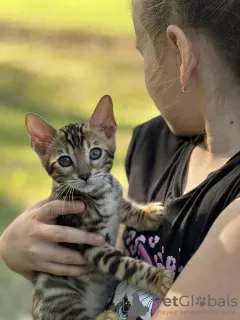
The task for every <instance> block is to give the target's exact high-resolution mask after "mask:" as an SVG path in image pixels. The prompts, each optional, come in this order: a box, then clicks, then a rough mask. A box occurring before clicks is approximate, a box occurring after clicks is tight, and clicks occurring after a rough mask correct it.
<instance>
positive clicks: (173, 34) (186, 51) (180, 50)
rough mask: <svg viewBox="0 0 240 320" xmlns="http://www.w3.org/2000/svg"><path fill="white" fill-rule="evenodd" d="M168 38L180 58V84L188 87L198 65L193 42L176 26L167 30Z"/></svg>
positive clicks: (171, 26)
mask: <svg viewBox="0 0 240 320" xmlns="http://www.w3.org/2000/svg"><path fill="white" fill-rule="evenodd" d="M167 37H168V40H169V42H170V44H171V46H172V47H173V48H174V49H175V50H176V52H177V54H178V55H179V58H180V83H181V85H182V86H187V84H188V82H189V80H190V78H191V76H192V73H193V70H194V69H195V68H196V65H197V58H196V55H195V52H194V50H193V45H192V42H191V41H190V40H189V39H188V38H187V36H186V34H185V33H184V31H183V30H182V29H180V28H179V27H178V26H175V25H170V26H169V27H168V28H167Z"/></svg>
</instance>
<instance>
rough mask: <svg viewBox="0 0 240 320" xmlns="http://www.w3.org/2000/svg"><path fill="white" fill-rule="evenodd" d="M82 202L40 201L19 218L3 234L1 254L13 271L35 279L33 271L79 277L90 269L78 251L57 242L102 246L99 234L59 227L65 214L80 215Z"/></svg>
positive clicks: (0, 243) (101, 237)
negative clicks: (59, 218)
mask: <svg viewBox="0 0 240 320" xmlns="http://www.w3.org/2000/svg"><path fill="white" fill-rule="evenodd" d="M83 211H84V204H83V203H82V202H79V201H76V202H63V201H60V200H57V201H51V202H48V200H44V201H41V202H40V203H38V204H37V205H35V206H34V207H32V208H30V209H28V210H27V211H25V212H24V213H22V214H21V215H20V216H19V217H18V218H16V219H15V220H14V221H13V222H12V224H10V226H9V227H8V228H7V229H6V230H5V231H4V233H3V234H2V236H1V237H0V256H1V257H2V259H3V260H4V262H5V263H6V265H7V266H8V267H9V268H10V269H11V270H13V271H15V272H17V273H19V274H21V275H23V276H24V277H25V278H27V279H29V280H30V281H32V280H33V276H34V271H42V272H48V273H53V274H56V275H66V276H67V275H69V276H77V275H80V274H84V273H86V272H88V268H87V266H86V261H85V260H84V258H83V257H82V256H81V254H80V253H79V252H77V251H74V250H70V249H68V248H64V247H62V246H60V245H59V244H58V242H67V243H87V244H91V245H102V244H104V242H105V238H104V236H98V235H94V234H91V233H87V232H84V231H81V230H77V229H75V228H71V227H63V226H58V225H56V223H55V219H56V218H57V217H58V216H59V215H62V214H70V213H71V214H81V213H82V212H83Z"/></svg>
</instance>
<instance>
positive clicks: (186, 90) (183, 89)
mask: <svg viewBox="0 0 240 320" xmlns="http://www.w3.org/2000/svg"><path fill="white" fill-rule="evenodd" d="M182 92H183V93H188V92H190V90H189V89H188V88H187V87H186V86H182Z"/></svg>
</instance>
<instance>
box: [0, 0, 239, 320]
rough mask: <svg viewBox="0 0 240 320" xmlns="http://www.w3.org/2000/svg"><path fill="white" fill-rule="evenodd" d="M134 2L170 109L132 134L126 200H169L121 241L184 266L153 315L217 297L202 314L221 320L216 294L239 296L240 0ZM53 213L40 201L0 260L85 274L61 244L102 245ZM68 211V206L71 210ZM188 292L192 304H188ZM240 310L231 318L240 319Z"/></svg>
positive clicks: (151, 83) (151, 74)
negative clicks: (154, 225)
mask: <svg viewBox="0 0 240 320" xmlns="http://www.w3.org/2000/svg"><path fill="white" fill-rule="evenodd" d="M133 2H134V3H133V20H134V25H135V31H136V46H137V48H138V50H139V51H140V53H141V54H142V56H143V59H144V64H145V68H144V71H145V79H146V86H147V89H148V91H149V94H150V95H151V97H152V99H153V100H154V102H155V104H156V106H157V107H158V109H159V110H160V111H161V115H162V116H161V117H157V118H155V119H153V120H151V121H149V122H147V123H145V124H142V125H140V126H138V127H137V128H136V129H135V130H134V134H133V138H132V142H131V145H130V147H129V152H128V155H127V161H126V171H127V175H128V179H129V196H130V197H131V198H133V199H134V200H135V201H138V202H147V201H162V202H163V204H164V206H165V220H164V222H163V225H162V226H161V228H160V229H159V230H158V232H155V233H149V232H145V233H144V234H142V233H136V232H135V231H134V230H126V233H125V238H124V240H125V246H126V248H127V250H128V251H129V253H130V255H132V256H135V257H141V258H142V259H145V260H146V261H148V262H149V263H152V264H154V265H155V266H160V265H164V266H165V267H166V268H169V269H171V270H174V271H175V272H176V280H175V283H174V285H173V287H172V289H171V290H170V291H169V293H168V295H167V299H165V300H164V302H163V303H162V304H161V306H160V307H159V308H158V310H157V311H156V310H153V309H154V306H153V305H151V308H149V309H151V310H150V311H149V312H150V313H152V314H153V313H155V314H154V316H153V318H152V319H154V320H157V319H161V320H164V319H177V320H182V319H185V318H186V317H187V316H188V317H190V318H191V319H202V318H203V314H201V313H200V314H198V313H197V311H199V310H200V311H201V310H202V309H199V308H200V307H199V305H200V306H203V305H204V304H205V306H210V305H211V304H212V302H213V301H216V304H215V310H216V313H214V312H211V313H207V312H206V313H205V314H204V319H217V318H218V317H219V313H220V312H221V310H222V309H221V307H220V306H219V305H218V304H217V303H218V301H219V300H217V299H225V297H227V296H230V299H239V284H240V281H239V276H238V269H239V266H240V250H239V249H240V237H239V230H240V215H239V212H240V201H239V192H240V179H239V178H240V167H239V163H240V153H239V150H240V139H239V137H240V107H239V104H240V102H239V101H240V90H239V89H240V41H239V40H240V33H239V29H240V3H239V1H238V0H228V1H226V0H218V1H208V0H202V1H196V0H185V1H182V0H172V1H165V0H134V1H133ZM78 205H79V206H78V209H79V210H78V211H79V213H81V212H82V211H83V210H84V208H83V207H82V204H81V203H79V204H78ZM75 206H76V205H75ZM51 208H52V204H49V203H41V204H39V205H37V207H35V208H33V209H30V210H28V211H27V212H24V213H23V214H22V215H21V216H19V217H18V218H17V219H16V220H15V221H14V222H13V223H12V225H10V226H9V227H8V229H7V230H6V231H5V232H4V233H3V235H2V237H1V241H0V248H1V255H2V258H3V259H4V261H5V262H6V264H7V265H8V266H9V267H10V268H11V269H13V270H14V271H16V272H18V273H20V274H23V275H24V276H25V277H27V278H29V279H31V276H32V270H41V271H47V272H53V273H56V274H61V275H62V274H66V275H78V274H81V273H82V272H87V270H86V269H85V268H84V263H85V262H84V261H83V259H82V257H81V256H80V255H79V254H78V253H76V252H71V251H69V250H67V251H66V249H63V248H60V247H59V246H58V245H56V242H59V241H62V242H77V243H81V242H86V243H90V244H91V243H92V244H97V243H98V244H99V245H101V244H102V243H103V241H104V240H103V239H101V238H100V239H97V238H94V235H89V234H85V233H83V232H81V231H78V230H72V229H68V228H62V227H59V226H55V225H54V224H53V223H52V222H53V221H52V219H53V218H54V217H56V216H57V215H59V214H61V213H62V204H61V202H57V204H56V205H55V206H54V212H50V209H51ZM72 209H73V204H66V205H65V207H64V211H65V214H68V213H69V212H71V210H72ZM53 214H54V216H53ZM127 289H128V288H127ZM127 289H126V291H127ZM118 291H120V290H118ZM129 291H131V290H129ZM116 296H117V295H116ZM183 296H184V297H183ZM191 296H192V297H193V300H194V302H195V304H194V303H193V304H192V305H191V306H190V305H189V306H187V305H188V303H187V302H189V301H188V300H187V298H188V297H191ZM198 296H201V297H203V298H205V299H201V298H198ZM181 297H183V298H184V299H185V300H183V299H181ZM130 298H131V297H130ZM130 298H129V299H130ZM195 298H196V299H195ZM124 299H126V296H125V297H124ZM211 299H212V300H211ZM213 299H215V300H213ZM231 301H233V300H231ZM234 301H235V300H234ZM228 302H229V301H228ZM221 305H222V306H223V304H221ZM227 306H228V305H227V304H225V309H226V308H227ZM234 306H235V307H236V301H235V304H234V303H232V304H231V305H230V306H228V307H229V313H228V315H227V316H228V319H239V315H240V313H239V308H235V309H234ZM155 309H156V307H155ZM211 310H213V307H212V309H211ZM194 311H195V312H194ZM217 311H218V313H217ZM234 312H235V313H234ZM139 315H140V318H141V316H143V318H144V316H145V315H142V314H139Z"/></svg>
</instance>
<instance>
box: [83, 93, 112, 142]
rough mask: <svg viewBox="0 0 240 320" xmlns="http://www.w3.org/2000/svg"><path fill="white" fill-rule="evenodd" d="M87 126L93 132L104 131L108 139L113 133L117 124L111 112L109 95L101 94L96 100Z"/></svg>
mask: <svg viewBox="0 0 240 320" xmlns="http://www.w3.org/2000/svg"><path fill="white" fill-rule="evenodd" d="M89 126H90V128H91V129H92V130H94V131H95V132H97V131H100V132H104V133H105V134H106V136H107V137H108V138H109V139H110V138H111V137H113V136H114V135H115V132H116V129H117V124H116V121H115V118H114V113H113V102H112V98H111V97H110V96H107V95H106V96H103V97H102V98H101V100H100V101H99V102H98V104H97V106H96V108H95V110H94V112H93V115H92V117H91V119H90V120H89Z"/></svg>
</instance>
